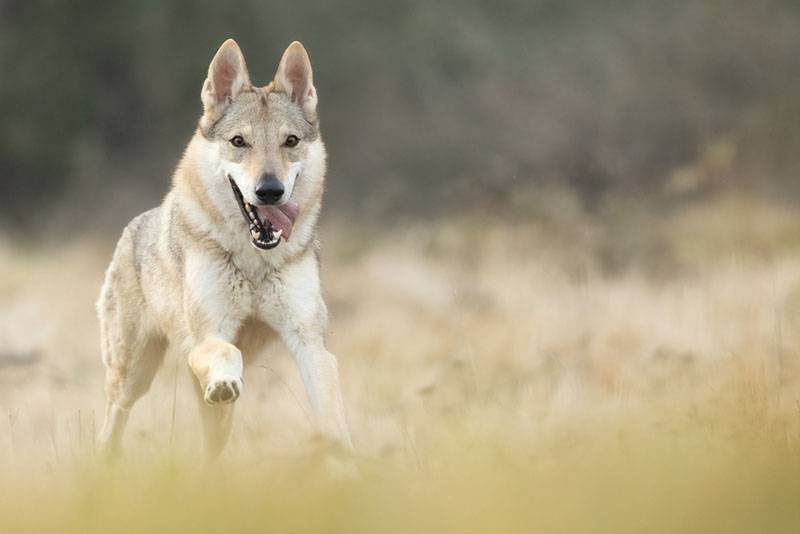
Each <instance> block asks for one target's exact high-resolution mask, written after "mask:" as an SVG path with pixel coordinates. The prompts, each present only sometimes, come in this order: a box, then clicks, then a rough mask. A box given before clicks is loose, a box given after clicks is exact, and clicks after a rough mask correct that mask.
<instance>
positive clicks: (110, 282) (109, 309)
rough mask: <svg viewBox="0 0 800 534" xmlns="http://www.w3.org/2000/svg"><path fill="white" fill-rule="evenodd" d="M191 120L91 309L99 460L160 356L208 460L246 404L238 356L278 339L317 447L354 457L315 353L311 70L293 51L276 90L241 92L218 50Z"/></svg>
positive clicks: (325, 360)
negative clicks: (192, 407)
mask: <svg viewBox="0 0 800 534" xmlns="http://www.w3.org/2000/svg"><path fill="white" fill-rule="evenodd" d="M201 100H202V104H203V114H202V117H201V118H200V121H199V123H198V126H197V129H196V131H195V133H194V136H193V137H192V139H191V141H190V142H189V145H188V146H187V148H186V150H185V152H184V154H183V157H182V159H181V160H180V163H179V164H178V166H177V168H176V170H175V172H174V174H173V176H172V187H171V189H170V191H169V193H167V195H166V197H165V198H164V200H163V202H162V203H161V205H160V206H158V207H156V208H154V209H151V210H149V211H147V212H145V213H142V214H141V215H139V216H137V217H136V218H134V219H133V220H132V221H131V222H130V223H129V224H128V225H127V227H126V228H125V230H124V231H123V234H122V237H121V238H120V240H119V242H118V243H117V246H116V249H115V251H114V255H113V259H112V261H111V264H110V265H109V267H108V269H107V271H106V275H105V280H104V283H103V286H102V289H101V292H100V297H99V299H98V302H97V311H98V317H99V321H100V338H101V339H100V341H101V350H102V358H103V363H104V364H105V367H106V380H105V390H106V396H107V408H106V415H105V422H104V424H103V427H102V430H101V432H100V434H99V437H98V443H99V447H100V449H101V450H103V451H107V452H109V453H110V454H112V455H113V454H114V453H116V452H117V451H118V450H119V448H120V444H121V439H122V434H123V431H124V428H125V424H126V421H127V419H128V414H129V412H130V410H131V408H132V407H133V405H134V403H135V402H136V401H137V399H139V398H140V397H141V396H142V395H143V394H145V393H146V392H147V391H148V389H149V388H150V384H151V383H152V380H153V377H154V375H155V373H156V371H157V369H158V367H159V366H160V363H161V361H162V360H163V356H164V352H165V350H166V349H167V347H174V348H175V349H176V350H177V351H178V352H179V353H180V354H182V355H184V356H185V357H186V359H187V361H188V364H189V367H190V368H191V370H192V372H193V374H194V376H195V377H196V379H197V385H198V387H197V388H195V389H196V390H197V393H198V395H197V396H198V399H199V401H200V402H199V404H200V406H201V408H200V410H201V413H202V421H203V427H204V437H205V440H204V441H205V449H206V451H207V453H208V454H209V456H211V457H214V456H217V455H218V454H219V453H220V452H221V451H222V450H223V448H224V446H225V444H226V442H227V440H228V436H229V434H230V430H231V418H232V409H233V406H234V403H235V401H236V400H237V399H238V398H239V396H240V395H242V393H243V391H244V381H243V378H242V373H243V369H244V358H243V355H248V356H249V355H253V354H255V353H257V352H258V351H259V349H260V348H261V347H262V346H263V345H264V343H266V341H267V340H268V339H269V338H270V335H271V334H272V333H277V335H278V336H280V338H281V339H282V341H283V342H284V343H285V344H286V345H287V346H288V348H289V349H290V351H291V352H292V353H293V354H294V356H295V359H296V361H297V365H298V367H299V370H300V374H301V377H302V380H303V383H304V386H305V388H306V391H307V393H308V396H309V399H310V403H311V406H312V408H313V410H314V413H315V414H316V420H317V427H318V430H319V431H320V433H321V434H323V435H324V436H327V437H329V438H331V439H332V440H333V441H334V442H335V443H339V444H341V445H342V446H343V447H344V448H345V449H350V450H352V442H351V438H350V433H349V430H348V427H347V423H346V420H345V413H344V405H343V402H342V394H341V390H340V386H339V373H338V367H337V360H336V358H335V357H334V356H333V355H332V354H331V353H330V352H328V350H327V349H326V347H325V342H324V338H325V329H326V323H327V309H326V307H325V303H324V301H323V299H322V295H321V291H320V279H319V254H318V250H319V244H318V240H317V221H318V218H319V214H320V209H321V205H322V194H323V183H324V177H325V169H326V152H325V145H324V144H323V142H322V138H321V136H320V128H319V120H318V116H317V91H316V89H315V87H314V83H313V75H312V70H311V61H310V59H309V56H308V53H307V52H306V49H305V48H304V47H303V45H302V44H300V43H299V42H297V41H295V42H293V43H292V44H290V45H289V47H288V48H287V49H286V51H285V52H284V53H283V56H282V57H281V60H280V62H279V64H278V69H277V72H276V74H275V78H274V80H273V81H272V82H270V83H269V84H267V85H266V86H263V87H257V86H254V85H253V84H252V83H251V82H250V77H249V74H248V72H247V66H246V64H245V59H244V55H243V54H242V51H241V49H240V48H239V45H238V44H237V43H236V42H235V41H234V40H232V39H228V40H227V41H225V42H224V43H223V44H222V46H221V47H220V48H219V50H218V51H217V53H216V55H215V56H214V58H213V59H212V61H211V64H210V65H209V68H208V77H207V78H206V80H205V82H204V84H203V87H202V91H201Z"/></svg>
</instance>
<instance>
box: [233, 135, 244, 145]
mask: <svg viewBox="0 0 800 534" xmlns="http://www.w3.org/2000/svg"><path fill="white" fill-rule="evenodd" d="M231 144H232V145H233V146H235V147H236V148H242V147H245V146H247V143H245V142H244V137H242V136H241V135H234V136H233V137H232V138H231Z"/></svg>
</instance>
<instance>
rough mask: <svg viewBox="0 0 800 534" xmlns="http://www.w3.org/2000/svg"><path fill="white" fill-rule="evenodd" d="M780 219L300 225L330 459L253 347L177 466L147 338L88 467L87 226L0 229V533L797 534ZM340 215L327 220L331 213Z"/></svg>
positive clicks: (180, 392) (670, 213)
mask: <svg viewBox="0 0 800 534" xmlns="http://www.w3.org/2000/svg"><path fill="white" fill-rule="evenodd" d="M798 215H800V213H798V212H797V210H796V208H793V207H791V206H786V205H783V204H780V203H778V202H774V201H773V202H766V201H758V200H754V199H752V198H750V197H746V198H741V197H736V196H724V197H721V198H715V199H710V200H698V201H696V202H688V203H685V204H683V205H682V207H679V208H674V209H671V208H664V209H651V208H649V207H644V206H642V205H640V204H637V203H626V202H617V203H613V204H609V205H607V206H603V207H600V208H596V209H595V211H594V212H593V213H592V214H591V215H587V214H586V212H585V211H584V210H583V209H581V208H580V207H579V205H578V203H577V202H576V201H575V199H574V198H573V197H572V196H570V195H566V194H556V193H550V194H548V197H547V199H546V200H542V201H541V202H540V203H539V204H537V205H536V206H535V207H534V209H532V210H531V214H530V215H526V216H520V217H517V218H514V219H511V218H509V219H507V220H503V221H502V222H500V221H498V220H496V219H493V218H490V217H486V216H481V215H459V216H455V217H452V218H450V219H446V220H437V221H435V222H425V223H423V222H419V223H413V224H407V223H406V224H398V225H394V226H392V227H388V228H384V229H382V230H380V231H374V230H370V229H369V227H367V226H366V225H358V224H352V221H341V220H338V219H336V217H335V216H332V217H331V218H329V219H326V220H325V221H324V222H323V242H324V249H323V265H324V268H323V284H324V288H325V295H326V298H327V301H328V303H329V308H330V314H331V326H330V335H329V348H330V350H331V351H332V352H334V353H335V354H337V355H338V356H339V359H340V371H341V374H342V383H343V388H344V395H345V399H346V406H347V413H348V419H349V421H350V424H351V427H352V430H353V438H354V442H355V445H356V447H357V449H358V451H357V454H356V456H355V457H354V458H350V457H342V456H340V455H338V454H335V453H332V452H331V451H329V450H327V449H326V448H325V447H324V445H323V444H322V443H321V442H320V440H319V439H317V437H316V436H315V434H314V432H313V428H312V425H311V421H310V410H309V407H308V403H307V400H306V398H305V394H304V391H303V389H302V385H301V383H300V379H299V376H298V373H297V371H296V369H295V368H294V365H293V362H292V361H291V359H290V358H289V356H288V353H287V352H286V350H285V349H284V348H283V347H281V346H279V345H275V346H272V347H269V348H268V350H266V351H265V353H264V354H262V355H260V356H259V357H258V358H257V359H256V360H255V362H254V363H253V365H251V366H250V367H249V368H248V369H246V371H245V382H246V389H245V392H244V395H243V396H242V397H241V398H240V399H239V400H238V401H237V406H236V410H237V414H236V420H235V424H234V431H233V436H232V441H231V444H230V446H229V447H228V449H227V450H226V452H225V455H224V457H223V458H222V459H221V460H220V462H219V463H218V464H216V465H214V466H202V467H201V465H202V464H201V462H200V455H199V440H200V436H201V432H200V427H199V421H198V417H197V413H196V407H195V399H194V395H193V394H192V392H191V391H190V388H192V387H195V385H194V383H193V379H192V377H191V376H190V374H189V372H188V369H187V367H186V364H185V362H183V361H181V360H180V359H178V358H176V357H175V356H174V355H172V354H169V355H168V356H167V358H166V360H165V363H164V365H163V367H162V369H161V371H160V373H159V376H158V378H157V380H156V383H155V385H154V386H153V389H152V391H151V392H150V393H149V394H148V395H147V396H146V397H145V398H144V399H142V400H141V401H140V402H139V403H138V404H137V405H136V407H135V410H134V412H133V415H132V417H131V424H130V426H129V429H128V433H127V435H126V440H125V451H126V452H125V456H124V458H123V460H122V461H121V462H120V463H119V464H118V465H116V466H115V467H113V468H107V467H105V466H104V465H102V464H100V463H99V462H98V459H97V458H96V457H95V455H94V436H95V434H96V431H97V429H98V427H99V425H100V423H101V422H102V411H103V406H104V400H103V391H102V376H103V368H102V364H101V362H100V356H99V350H98V345H99V343H98V335H97V322H96V320H95V317H94V301H95V299H96V295H97V292H98V289H99V286H100V282H101V279H102V274H103V269H104V268H105V265H106V263H107V261H108V260H109V258H110V253H111V250H112V247H113V243H111V242H109V241H107V240H105V239H98V238H97V237H82V238H76V239H75V240H72V241H69V242H67V243H66V244H63V243H62V244H59V245H37V246H35V247H34V246H31V245H30V244H25V243H19V242H15V243H11V242H6V243H3V244H2V245H0V257H2V258H3V261H2V262H0V295H1V296H2V302H3V307H2V310H0V414H2V416H3V417H2V418H0V473H2V476H1V477H0V531H3V532H15V533H22V532H109V531H114V532H137V531H159V532H184V531H187V532H188V531H192V532H198V533H202V532H232V531H236V530H238V531H242V532H262V531H269V532H295V531H298V532H309V531H324V532H458V533H462V532H537V531H538V532H772V533H778V532H787V533H788V532H798V531H800V352H799V351H800V344H798V341H800V340H799V339H798V336H799V335H800V329H799V328H798V326H800V325H798V323H799V322H800V217H798ZM345 230H347V231H345Z"/></svg>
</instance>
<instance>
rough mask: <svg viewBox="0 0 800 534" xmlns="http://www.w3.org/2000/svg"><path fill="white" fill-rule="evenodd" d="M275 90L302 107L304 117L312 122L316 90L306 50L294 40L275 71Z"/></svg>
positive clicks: (314, 117)
mask: <svg viewBox="0 0 800 534" xmlns="http://www.w3.org/2000/svg"><path fill="white" fill-rule="evenodd" d="M275 90H276V91H280V92H283V93H286V94H287V95H288V96H289V99H290V100H291V101H292V102H295V103H296V104H297V105H299V106H300V107H301V108H302V109H303V113H305V115H306V119H307V120H309V121H311V122H313V121H314V120H316V116H317V90H316V89H315V88H314V75H313V73H312V72H311V60H310V59H308V52H306V49H305V48H304V47H303V45H302V44H300V42H299V41H295V42H293V43H292V44H290V45H289V48H287V49H286V51H285V52H284V53H283V57H281V62H280V64H279V65H278V71H277V72H276V73H275Z"/></svg>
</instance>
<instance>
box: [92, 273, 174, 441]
mask: <svg viewBox="0 0 800 534" xmlns="http://www.w3.org/2000/svg"><path fill="white" fill-rule="evenodd" d="M99 308H100V312H101V313H100V340H101V344H102V352H103V362H104V363H105V365H106V383H105V389H106V396H107V400H108V404H107V405H106V416H105V422H104V423H103V428H102V430H101V431H100V435H99V436H98V448H99V449H100V450H101V451H102V452H103V453H105V454H107V455H109V456H114V455H115V454H116V453H117V452H118V451H119V447H120V444H121V440H122V434H123V431H124V429H125V424H126V422H127V420H128V414H129V412H130V409H131V408H132V407H133V404H134V403H135V402H136V401H137V400H138V399H139V398H140V397H141V396H142V395H144V394H145V393H146V392H147V390H149V389H150V385H151V384H152V382H153V377H154V376H155V373H156V370H157V369H158V366H159V365H160V364H161V361H162V360H163V357H164V351H165V349H166V342H165V341H164V340H163V339H161V338H159V337H157V336H153V335H151V334H150V333H149V332H146V331H145V330H144V329H143V327H142V324H141V317H139V316H138V315H137V316H133V315H134V314H133V310H132V309H130V307H128V308H125V309H121V306H120V305H119V302H118V300H117V299H116V298H115V295H114V290H113V289H109V290H108V291H105V292H104V293H103V295H102V296H101V300H100V303H99ZM129 310H130V311H129Z"/></svg>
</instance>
